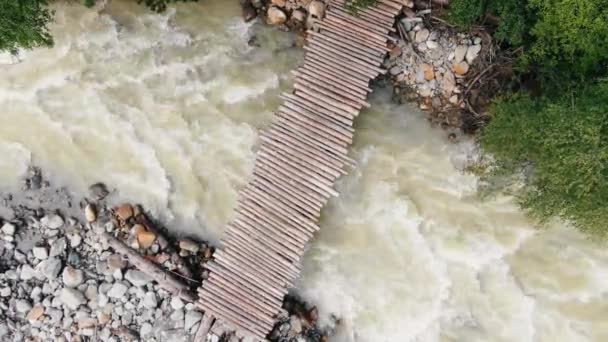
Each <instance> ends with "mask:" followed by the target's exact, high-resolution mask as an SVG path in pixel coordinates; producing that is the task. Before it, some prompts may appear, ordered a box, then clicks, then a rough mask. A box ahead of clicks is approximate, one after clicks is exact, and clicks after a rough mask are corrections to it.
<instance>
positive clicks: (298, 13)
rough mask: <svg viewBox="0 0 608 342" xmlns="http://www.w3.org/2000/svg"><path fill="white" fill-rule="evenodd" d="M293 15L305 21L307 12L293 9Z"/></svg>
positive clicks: (298, 19) (296, 18)
mask: <svg viewBox="0 0 608 342" xmlns="http://www.w3.org/2000/svg"><path fill="white" fill-rule="evenodd" d="M291 17H292V18H293V19H294V20H296V21H300V22H303V21H304V20H306V12H304V11H303V10H301V9H297V10H295V11H293V13H291Z"/></svg>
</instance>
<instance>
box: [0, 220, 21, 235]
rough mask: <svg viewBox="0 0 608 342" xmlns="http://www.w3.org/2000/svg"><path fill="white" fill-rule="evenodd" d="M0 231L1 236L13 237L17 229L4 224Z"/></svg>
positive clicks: (12, 225) (7, 223) (9, 224)
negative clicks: (0, 231) (0, 232)
mask: <svg viewBox="0 0 608 342" xmlns="http://www.w3.org/2000/svg"><path fill="white" fill-rule="evenodd" d="M0 230H2V233H3V234H6V235H9V236H13V235H15V231H16V230H17V228H16V227H15V225H14V224H12V223H10V222H6V223H5V224H4V225H2V228H1V229H0Z"/></svg>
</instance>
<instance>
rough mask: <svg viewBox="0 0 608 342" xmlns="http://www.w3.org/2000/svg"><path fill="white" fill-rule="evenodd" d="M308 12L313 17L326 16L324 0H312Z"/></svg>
mask: <svg viewBox="0 0 608 342" xmlns="http://www.w3.org/2000/svg"><path fill="white" fill-rule="evenodd" d="M308 14H309V15H310V16H312V17H313V18H317V19H322V18H323V17H324V16H325V4H324V3H323V1H318V0H314V1H311V2H310V4H308Z"/></svg>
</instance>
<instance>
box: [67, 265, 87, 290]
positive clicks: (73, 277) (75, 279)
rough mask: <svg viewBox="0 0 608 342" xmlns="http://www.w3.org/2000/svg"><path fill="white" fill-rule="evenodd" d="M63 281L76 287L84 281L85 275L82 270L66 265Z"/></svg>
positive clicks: (69, 285) (68, 285)
mask: <svg viewBox="0 0 608 342" xmlns="http://www.w3.org/2000/svg"><path fill="white" fill-rule="evenodd" d="M62 278H63V283H64V284H65V286H67V287H76V286H78V285H80V284H82V282H83V281H84V275H83V274H82V271H81V270H77V269H75V268H73V267H71V266H66V267H65V268H64V269H63V274H62Z"/></svg>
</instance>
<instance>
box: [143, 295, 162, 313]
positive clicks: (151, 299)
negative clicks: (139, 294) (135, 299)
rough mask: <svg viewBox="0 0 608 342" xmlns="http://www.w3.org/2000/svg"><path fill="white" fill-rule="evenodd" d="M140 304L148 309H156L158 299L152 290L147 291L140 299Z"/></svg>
mask: <svg viewBox="0 0 608 342" xmlns="http://www.w3.org/2000/svg"><path fill="white" fill-rule="evenodd" d="M142 305H143V306H144V307H146V308H148V309H156V307H157V306H158V300H157V299H156V294H155V293H154V292H147V293H146V294H145V296H144V299H143V300H142Z"/></svg>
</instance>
